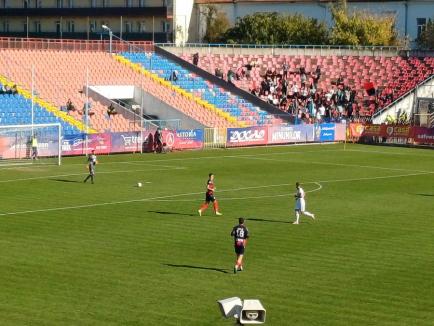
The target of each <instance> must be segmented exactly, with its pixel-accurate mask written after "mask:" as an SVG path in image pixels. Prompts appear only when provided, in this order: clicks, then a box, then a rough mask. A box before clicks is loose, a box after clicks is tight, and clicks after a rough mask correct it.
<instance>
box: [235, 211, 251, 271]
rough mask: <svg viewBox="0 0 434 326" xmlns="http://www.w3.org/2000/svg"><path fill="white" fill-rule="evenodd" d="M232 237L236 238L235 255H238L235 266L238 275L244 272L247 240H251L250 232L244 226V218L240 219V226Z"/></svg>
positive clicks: (237, 226)
mask: <svg viewBox="0 0 434 326" xmlns="http://www.w3.org/2000/svg"><path fill="white" fill-rule="evenodd" d="M231 236H233V237H234V242H235V254H236V255H237V260H236V262H235V266H234V274H236V273H237V272H238V271H242V270H243V257H244V249H245V248H246V245H247V239H248V238H249V230H248V229H247V228H246V226H245V225H244V218H242V217H240V218H239V219H238V225H235V226H234V227H233V229H232V232H231Z"/></svg>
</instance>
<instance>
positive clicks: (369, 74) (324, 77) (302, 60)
mask: <svg viewBox="0 0 434 326" xmlns="http://www.w3.org/2000/svg"><path fill="white" fill-rule="evenodd" d="M181 58H183V59H184V60H188V61H191V60H192V57H191V55H189V54H182V55H181ZM285 62H286V63H287V64H288V66H289V72H290V74H289V78H290V81H291V82H292V83H298V84H300V75H299V74H297V72H298V71H299V69H300V68H301V67H304V68H305V70H306V71H307V72H314V71H315V69H316V67H317V66H319V67H320V69H321V79H320V81H319V85H318V87H319V88H322V89H323V90H328V89H330V87H331V84H332V82H334V81H336V80H337V79H338V78H341V79H342V80H343V83H344V84H345V85H349V86H350V87H351V88H352V89H355V90H357V100H358V103H359V105H360V109H361V110H366V111H367V112H371V113H372V112H373V111H372V110H370V109H371V106H372V103H371V101H370V98H369V96H368V95H367V94H366V92H365V89H364V84H365V83H367V82H373V83H374V85H375V87H376V88H377V89H380V90H383V89H385V90H387V91H388V92H392V93H393V97H392V99H389V100H386V101H382V103H381V106H380V107H378V108H377V109H381V108H383V107H385V106H387V105H388V104H390V102H391V101H393V100H395V99H397V98H398V97H400V96H402V95H403V94H405V93H406V92H408V91H409V90H411V89H413V88H414V87H415V86H416V85H418V84H419V83H420V82H422V81H423V80H425V79H426V78H428V77H429V76H430V75H431V74H433V73H434V58H432V57H425V58H417V57H408V58H407V57H400V56H392V57H386V56H335V55H334V56H304V55H295V56H291V55H224V54H204V55H202V56H201V57H200V60H199V66H200V67H201V68H202V69H205V70H207V71H208V72H210V73H213V74H214V73H215V70H216V68H219V69H221V70H223V72H224V73H227V71H229V69H232V70H233V71H234V72H235V71H236V70H237V69H238V68H240V67H242V66H245V65H247V64H252V65H254V68H253V70H252V72H251V79H249V80H247V79H244V80H241V81H238V82H236V85H237V86H238V87H240V88H243V89H245V90H250V89H252V88H254V87H256V86H257V85H259V84H260V82H261V80H262V76H263V75H264V74H265V72H266V71H267V70H269V69H270V70H276V72H277V73H280V74H282V73H283V64H284V63H285Z"/></svg>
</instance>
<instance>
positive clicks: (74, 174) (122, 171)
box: [0, 167, 185, 183]
mask: <svg viewBox="0 0 434 326" xmlns="http://www.w3.org/2000/svg"><path fill="white" fill-rule="evenodd" d="M182 169H185V168H184V167H172V169H167V168H161V169H140V170H120V171H105V172H104V171H101V172H97V175H98V174H116V173H132V172H147V171H169V170H182ZM87 174H89V173H87V172H82V173H69V174H56V175H45V176H40V177H29V178H19V179H9V180H0V183H8V182H16V181H31V180H43V179H52V178H63V177H73V176H79V175H87Z"/></svg>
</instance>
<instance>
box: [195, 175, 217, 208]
mask: <svg viewBox="0 0 434 326" xmlns="http://www.w3.org/2000/svg"><path fill="white" fill-rule="evenodd" d="M214 190H215V186H214V174H212V173H210V174H209V175H208V182H207V183H206V193H205V202H204V203H203V204H202V206H201V207H200V208H199V209H198V211H197V212H198V213H199V216H202V213H203V212H204V211H205V210H206V209H207V208H208V206H209V203H212V204H213V206H214V213H215V215H222V213H220V212H219V203H218V201H217V199H216V198H215V197H214Z"/></svg>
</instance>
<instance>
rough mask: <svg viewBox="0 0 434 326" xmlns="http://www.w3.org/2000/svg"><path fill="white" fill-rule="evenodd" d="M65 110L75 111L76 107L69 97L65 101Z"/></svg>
mask: <svg viewBox="0 0 434 326" xmlns="http://www.w3.org/2000/svg"><path fill="white" fill-rule="evenodd" d="M66 110H67V111H68V113H69V112H70V111H77V109H76V108H75V106H74V104H72V101H71V99H70V98H69V99H68V101H66Z"/></svg>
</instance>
